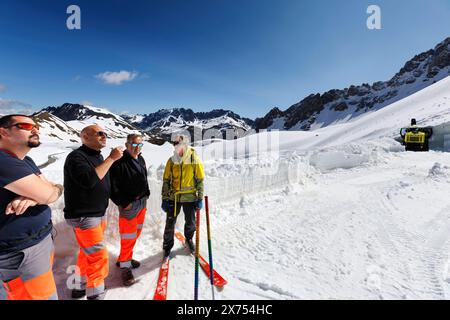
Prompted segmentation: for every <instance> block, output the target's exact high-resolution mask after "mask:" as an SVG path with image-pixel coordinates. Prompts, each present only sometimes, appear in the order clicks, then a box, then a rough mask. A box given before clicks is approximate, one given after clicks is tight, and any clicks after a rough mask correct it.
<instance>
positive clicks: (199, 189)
mask: <svg viewBox="0 0 450 320" xmlns="http://www.w3.org/2000/svg"><path fill="white" fill-rule="evenodd" d="M204 178H205V171H204V168H203V164H202V161H201V160H200V157H199V156H198V155H197V153H196V152H195V150H194V149H193V148H191V147H188V148H187V149H186V152H185V153H184V155H183V157H181V158H180V157H179V156H178V155H173V156H172V157H170V158H169V160H167V164H166V168H165V170H164V176H163V187H162V198H163V200H172V201H174V200H175V193H176V192H178V191H192V193H189V194H182V195H179V196H177V202H195V201H197V200H201V199H203V190H204V186H203V179H204Z"/></svg>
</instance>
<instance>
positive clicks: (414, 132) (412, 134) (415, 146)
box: [400, 119, 433, 151]
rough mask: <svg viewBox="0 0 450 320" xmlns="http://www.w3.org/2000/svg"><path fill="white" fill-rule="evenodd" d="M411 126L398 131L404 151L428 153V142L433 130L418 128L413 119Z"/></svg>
mask: <svg viewBox="0 0 450 320" xmlns="http://www.w3.org/2000/svg"><path fill="white" fill-rule="evenodd" d="M411 124H412V126H411V127H408V128H402V129H401V130H400V136H401V137H402V141H403V144H404V145H405V149H406V151H429V146H428V141H429V139H430V138H431V136H432V135H433V128H431V127H418V126H417V125H416V121H415V120H414V119H413V120H412V121H411Z"/></svg>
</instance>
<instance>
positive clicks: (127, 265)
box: [110, 134, 150, 287]
mask: <svg viewBox="0 0 450 320" xmlns="http://www.w3.org/2000/svg"><path fill="white" fill-rule="evenodd" d="M125 146H126V150H125V152H124V153H123V157H122V158H121V159H119V160H118V161H116V162H115V163H114V164H113V166H112V167H111V170H110V174H111V199H112V200H113V202H114V203H115V204H116V205H117V206H118V207H119V232H120V255H119V258H118V261H117V263H116V265H117V266H118V267H120V269H121V271H122V281H123V284H124V285H125V286H127V287H128V286H131V285H132V284H134V283H135V282H136V281H135V279H134V276H133V273H132V271H131V270H132V269H136V268H139V266H140V263H139V262H138V261H136V260H133V249H134V246H135V244H136V241H137V239H138V238H139V236H140V234H141V232H142V227H143V225H144V219H145V214H146V212H147V199H148V197H149V196H150V189H149V187H148V181H147V167H146V164H145V160H144V158H143V157H142V156H141V151H142V147H143V146H144V144H143V143H142V136H141V135H139V134H130V135H128V137H127V142H126V144H125Z"/></svg>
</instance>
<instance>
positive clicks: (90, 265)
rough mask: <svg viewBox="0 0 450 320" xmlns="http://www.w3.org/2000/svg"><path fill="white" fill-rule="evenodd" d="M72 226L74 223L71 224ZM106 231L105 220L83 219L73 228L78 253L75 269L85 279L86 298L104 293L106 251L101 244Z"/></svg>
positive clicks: (107, 268)
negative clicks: (78, 247) (78, 248)
mask: <svg viewBox="0 0 450 320" xmlns="http://www.w3.org/2000/svg"><path fill="white" fill-rule="evenodd" d="M71 225H72V226H73V225H74V223H71ZM105 230H106V218H105V217H102V218H83V219H81V221H80V222H79V223H78V226H77V227H75V237H76V239H77V242H78V245H79V246H80V252H79V253H78V260H77V267H78V271H79V276H80V278H81V282H82V283H81V287H82V288H83V287H84V284H83V282H84V281H83V280H85V279H87V283H86V295H87V296H88V297H90V296H95V295H98V294H101V293H103V292H104V291H105V278H106V277H107V276H108V272H109V265H108V263H109V262H108V250H107V248H106V246H105V244H104V242H103V240H104V233H105Z"/></svg>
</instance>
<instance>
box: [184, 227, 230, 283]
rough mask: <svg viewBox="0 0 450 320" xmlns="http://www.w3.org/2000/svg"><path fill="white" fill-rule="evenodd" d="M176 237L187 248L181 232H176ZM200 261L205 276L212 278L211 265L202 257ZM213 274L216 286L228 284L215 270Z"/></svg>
mask: <svg viewBox="0 0 450 320" xmlns="http://www.w3.org/2000/svg"><path fill="white" fill-rule="evenodd" d="M175 237H176V238H177V239H178V240H180V242H181V243H182V244H183V245H184V246H186V244H185V242H186V239H185V238H184V236H183V235H182V234H181V232H179V231H175ZM199 260H200V266H201V267H202V269H203V271H204V272H205V274H206V275H207V276H208V279H209V277H210V272H209V263H208V262H206V260H205V259H204V258H203V257H202V256H199ZM213 273H214V286H216V287H218V288H222V287H224V286H225V285H226V284H227V283H228V282H227V280H225V279H224V278H223V277H222V276H221V275H220V274H219V273H217V271H216V270H214V269H213Z"/></svg>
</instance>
